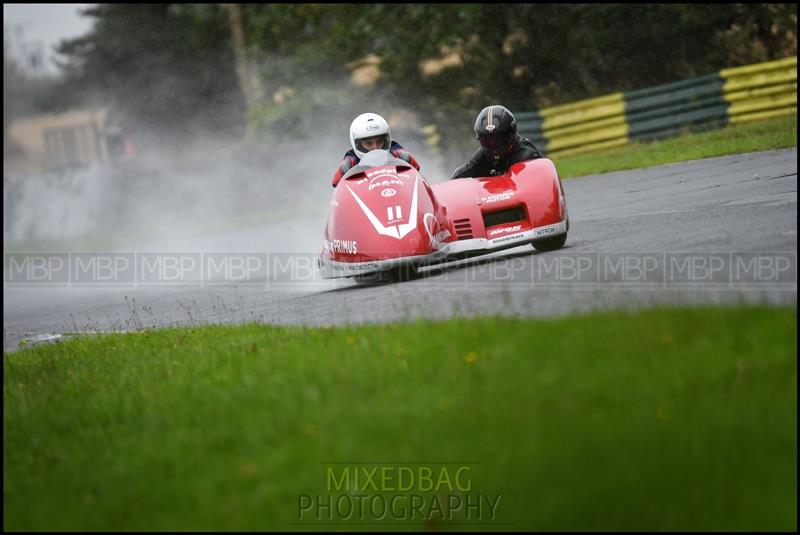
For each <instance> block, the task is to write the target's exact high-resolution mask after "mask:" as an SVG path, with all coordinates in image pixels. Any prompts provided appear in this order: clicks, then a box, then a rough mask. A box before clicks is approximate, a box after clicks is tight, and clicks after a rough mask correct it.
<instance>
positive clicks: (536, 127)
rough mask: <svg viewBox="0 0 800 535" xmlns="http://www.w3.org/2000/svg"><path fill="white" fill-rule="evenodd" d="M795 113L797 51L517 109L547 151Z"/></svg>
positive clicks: (524, 128)
mask: <svg viewBox="0 0 800 535" xmlns="http://www.w3.org/2000/svg"><path fill="white" fill-rule="evenodd" d="M796 113H797V56H794V57H790V58H785V59H781V60H777V61H769V62H765V63H758V64H755V65H746V66H744V67H734V68H731V69H723V70H722V71H720V72H719V73H715V74H711V75H707V76H700V77H697V78H691V79H688V80H683V81H680V82H674V83H671V84H664V85H660V86H656V87H651V88H647V89H641V90H637V91H629V92H626V93H614V94H611V95H606V96H602V97H597V98H591V99H586V100H580V101H578V102H572V103H570V104H563V105H559V106H551V107H548V108H543V109H541V110H538V111H534V112H522V113H517V114H516V117H517V122H518V125H519V131H520V133H521V134H522V135H523V136H526V137H529V138H530V139H531V140H532V141H533V142H534V143H535V144H536V146H537V147H539V148H540V149H542V150H543V151H544V152H545V153H546V154H548V155H549V156H566V155H569V154H580V153H584V152H591V151H595V150H599V149H603V148H607V147H613V146H618V145H624V144H626V143H628V142H630V141H631V140H651V139H659V138H663V137H668V136H672V135H676V134H679V133H681V132H683V131H686V130H702V129H709V128H717V127H720V126H724V125H726V124H728V123H736V122H744V121H753V120H760V119H769V118H772V117H779V116H782V115H789V114H796Z"/></svg>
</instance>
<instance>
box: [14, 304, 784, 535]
mask: <svg viewBox="0 0 800 535" xmlns="http://www.w3.org/2000/svg"><path fill="white" fill-rule="evenodd" d="M795 321H796V308H768V307H755V306H742V307H738V308H711V307H709V308H692V309H657V310H648V311H642V312H637V313H624V312H614V313H604V314H594V315H590V316H585V317H579V318H561V319H548V320H538V319H525V320H523V319H500V318H484V319H476V320H466V319H459V320H452V321H447V322H439V323H431V322H419V323H414V324H409V325H387V326H362V327H350V328H339V329H327V328H300V327H271V326H261V325H246V326H239V327H230V326H210V327H203V328H193V329H189V330H179V329H170V330H163V331H158V332H144V333H138V334H129V335H108V336H102V337H96V338H95V337H92V338H81V339H75V340H71V341H70V342H67V343H63V344H56V345H51V346H42V347H36V348H30V349H27V350H23V351H20V352H18V353H14V354H9V355H6V356H5V358H4V361H3V372H4V373H3V400H4V405H3V411H4V418H3V427H4V473H3V479H4V493H3V502H4V510H5V511H4V512H5V514H4V528H5V529H6V530H44V529H52V530H105V529H108V530H154V529H156V530H187V529H192V530H287V529H288V530H291V529H302V530H308V529H380V530H383V529H411V530H421V529H470V530H475V529H490V530H494V529H498V530H505V529H513V530H521V529H533V530H548V529H554V530H634V529H642V530H685V529H699V530H793V529H796V527H797V526H796V518H797V516H796V515H797V508H796V498H797V477H796V469H797V439H796V436H797V408H796V407H797V362H796V349H797V346H796V327H795ZM376 463H378V464H376ZM443 463H448V464H443ZM401 465H402V466H404V467H406V468H407V469H409V470H419V469H420V468H425V467H427V468H429V469H431V470H432V473H434V474H437V473H440V472H439V471H440V470H441V468H442V467H445V468H447V470H448V471H449V476H450V477H453V476H454V474H455V472H456V470H457V469H458V468H460V467H464V466H469V470H468V471H466V472H462V475H463V474H468V476H467V478H466V479H467V481H468V483H469V486H470V489H469V491H468V492H466V493H464V492H461V494H462V497H463V495H464V494H468V495H471V496H473V497H475V499H478V497H480V496H487V497H488V496H491V497H492V499H495V498H494V497H496V496H500V497H501V499H500V501H499V502H495V506H496V507H495V509H494V510H493V511H492V513H493V516H491V515H490V514H489V511H488V510H487V509H483V510H481V511H480V515H482V516H479V517H478V516H475V515H473V516H471V517H470V521H467V520H466V517H465V515H464V514H463V513H464V511H463V510H462V511H456V512H455V514H453V513H452V511H451V512H450V513H449V516H444V515H443V514H442V515H439V514H438V513H436V512H435V511H434V510H433V508H432V507H430V508H428V506H426V507H425V508H423V509H424V511H423V510H422V509H421V510H420V513H423V512H427V513H429V514H426V515H420V516H417V515H414V518H411V517H410V516H409V513H408V511H406V512H405V513H403V514H404V515H405V516H403V515H402V514H401V516H400V517H399V518H397V517H391V516H390V517H389V518H388V519H387V518H386V517H384V521H383V522H382V523H380V524H363V523H358V522H361V519H359V518H358V517H355V518H353V517H347V516H344V515H343V514H342V516H338V514H337V513H333V515H332V516H333V518H334V519H338V520H337V521H339V522H341V520H342V519H343V518H344V519H348V518H349V519H350V520H356V521H357V522H356V523H347V524H342V523H339V524H337V523H334V524H329V523H324V522H327V521H328V520H329V518H328V517H327V516H326V514H327V513H326V511H325V509H324V508H322V509H320V508H319V507H316V508H314V507H312V509H311V511H310V512H308V511H307V512H306V513H305V514H304V515H301V514H300V500H301V496H309V497H311V498H310V499H311V500H312V502H313V501H314V500H315V499H316V500H318V501H317V504H319V503H320V502H319V500H322V501H324V500H325V499H327V498H324V497H325V496H333V497H337V496H341V495H343V494H347V493H345V492H343V491H341V489H339V491H337V490H336V489H333V492H332V489H331V484H330V480H329V479H328V477H329V474H328V469H329V468H330V469H332V470H334V473H335V474H336V475H337V477H339V478H340V477H342V474H343V473H344V472H343V471H342V470H345V469H351V470H352V471H353V472H352V473H353V474H354V473H355V472H356V471H358V470H361V469H362V468H365V469H372V468H381V467H383V468H386V467H389V468H392V469H393V470H394V472H393V473H394V474H395V475H397V474H398V472H399V467H400V466H401ZM415 473H416V474H417V475H418V479H417V481H416V482H415V483H414V485H412V487H411V490H408V491H404V492H405V494H418V495H420V496H422V497H423V498H421V499H424V500H428V498H430V497H431V496H436V495H439V496H441V497H447V498H448V499H449V497H450V496H453V495H458V493H459V492H458V489H456V492H455V493H454V492H451V491H450V489H448V488H446V487H444V488H443V487H439V488H438V489H437V490H438V492H435V491H432V492H428V491H426V488H423V487H424V485H420V482H421V481H423V478H422V477H421V476H420V475H419V474H420V473H419V472H415ZM339 482H341V480H340V481H339ZM461 483H462V484H463V483H464V481H461ZM379 485H380V488H379V489H377V490H373V489H372V488H370V486H369V485H364V484H363V482H362V483H360V484H359V488H355V489H353V488H351V489H350V490H351V491H353V490H356V491H358V490H364V491H365V494H367V495H372V496H376V495H377V494H381V495H382V496H386V497H391V496H394V495H402V494H403V493H402V492H398V489H397V488H394V487H392V484H391V480H390V485H389V486H388V487H387V486H386V485H385V484H379ZM395 487H396V485H395ZM461 490H462V491H463V488H462V489H461ZM350 494H353V492H351V493H350ZM356 494H358V492H356ZM425 503H426V504H427V503H429V502H428V501H425ZM452 505H453V508H455V502H453V504H452ZM429 509H430V510H429ZM402 511H405V510H404V509H398V511H397V512H402ZM339 513H342V511H339ZM477 514H478V513H476V515H477ZM371 518H372V517H371V516H370V514H368V515H367V516H366V517H364V520H370V519H371ZM443 518H444V520H443ZM409 519H410V520H411V523H402V522H400V521H401V520H409ZM476 519H477V520H480V521H481V522H482V523H475V520H476ZM459 520H460V521H461V522H462V523H453V522H457V521H459Z"/></svg>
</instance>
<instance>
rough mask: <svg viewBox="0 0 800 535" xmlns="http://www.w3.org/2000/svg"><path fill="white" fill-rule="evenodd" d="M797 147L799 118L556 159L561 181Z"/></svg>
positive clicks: (744, 124)
mask: <svg viewBox="0 0 800 535" xmlns="http://www.w3.org/2000/svg"><path fill="white" fill-rule="evenodd" d="M796 146H797V115H791V116H788V117H781V118H778V119H773V120H769V121H758V122H752V123H741V124H733V125H729V126H727V127H725V128H720V129H717V130H710V131H707V132H698V133H686V134H683V135H681V136H677V137H673V138H666V139H663V140H660V141H653V142H649V143H633V144H630V145H625V146H622V147H615V148H612V149H608V150H605V151H602V152H596V153H591V154H580V155H575V156H565V157H563V158H557V157H556V158H553V161H554V162H555V164H556V167H557V168H558V172H559V175H561V178H570V177H575V176H584V175H593V174H599V173H607V172H610V171H623V170H625V169H639V168H642V167H652V166H654V165H661V164H666V163H673V162H683V161H687V160H697V159H700V158H711V157H713V156H726V155H729V154H740V153H743V152H754V151H762V150H770V149H782V148H787V147H796Z"/></svg>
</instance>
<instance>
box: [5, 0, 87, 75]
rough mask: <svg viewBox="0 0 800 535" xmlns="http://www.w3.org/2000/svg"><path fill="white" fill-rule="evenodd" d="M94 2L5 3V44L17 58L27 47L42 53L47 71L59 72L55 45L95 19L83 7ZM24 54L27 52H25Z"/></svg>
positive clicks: (77, 32)
mask: <svg viewBox="0 0 800 535" xmlns="http://www.w3.org/2000/svg"><path fill="white" fill-rule="evenodd" d="M90 5H92V4H3V36H4V46H7V47H8V51H9V52H11V54H12V55H13V56H14V57H15V59H22V58H21V57H20V56H21V55H23V54H24V53H25V51H27V52H28V53H29V54H37V53H41V54H42V60H43V62H44V63H43V65H44V67H43V68H44V69H45V72H46V73H48V74H55V73H56V72H57V67H56V66H55V64H54V63H53V61H52V57H53V55H54V51H53V47H54V46H55V45H56V44H57V43H58V42H59V41H60V40H61V39H66V38H73V37H78V36H80V35H83V34H84V33H86V32H88V31H89V29H90V28H91V24H92V20H91V19H90V18H89V17H83V16H81V15H80V11H81V10H83V9H85V8H86V7H88V6H90ZM22 57H24V56H22Z"/></svg>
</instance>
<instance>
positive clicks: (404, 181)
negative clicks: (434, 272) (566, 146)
mask: <svg viewBox="0 0 800 535" xmlns="http://www.w3.org/2000/svg"><path fill="white" fill-rule="evenodd" d="M568 230H569V216H568V214H567V203H566V199H565V197H564V188H563V187H562V185H561V180H560V178H559V177H558V173H557V172H556V168H555V166H554V165H553V162H552V161H550V160H549V159H547V158H538V159H536V160H529V161H525V162H519V163H516V164H514V165H512V166H511V169H509V171H508V173H506V174H504V175H498V176H493V177H480V178H460V179H457V180H449V181H447V182H441V183H437V184H432V185H431V184H428V182H427V181H426V180H425V179H424V178H423V177H422V175H420V174H419V172H417V170H416V169H414V168H413V167H412V166H410V165H409V164H408V163H407V162H405V161H403V160H400V159H397V158H395V157H393V156H392V155H391V154H390V153H389V152H387V151H384V150H374V151H371V152H369V153H367V155H366V156H365V157H364V158H363V159H362V160H361V161H360V162H359V164H358V165H356V166H355V167H353V168H352V169H350V171H348V173H347V174H346V175H345V176H344V177H342V180H341V181H340V182H339V184H338V185H337V187H336V189H335V190H334V193H333V199H332V200H331V211H330V214H329V216H328V223H327V225H326V227H325V234H324V243H323V246H322V252H321V255H320V257H319V259H318V266H319V268H320V271H321V272H322V277H323V278H326V279H330V278H338V277H361V276H364V275H371V274H376V273H378V274H380V273H388V274H395V275H397V274H400V273H406V274H413V273H416V269H417V268H418V267H420V266H425V265H431V264H436V263H440V262H446V261H449V260H457V259H462V258H468V257H471V256H476V255H481V254H487V253H491V252H494V251H499V250H501V249H507V248H510V247H517V246H519V245H524V244H527V243H530V244H532V245H533V247H534V248H536V250H537V251H550V250H553V249H558V248H560V247H562V246H563V245H564V243H565V242H566V239H567V231H568Z"/></svg>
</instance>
